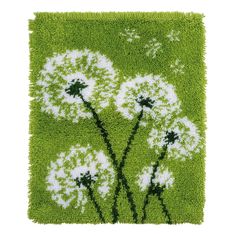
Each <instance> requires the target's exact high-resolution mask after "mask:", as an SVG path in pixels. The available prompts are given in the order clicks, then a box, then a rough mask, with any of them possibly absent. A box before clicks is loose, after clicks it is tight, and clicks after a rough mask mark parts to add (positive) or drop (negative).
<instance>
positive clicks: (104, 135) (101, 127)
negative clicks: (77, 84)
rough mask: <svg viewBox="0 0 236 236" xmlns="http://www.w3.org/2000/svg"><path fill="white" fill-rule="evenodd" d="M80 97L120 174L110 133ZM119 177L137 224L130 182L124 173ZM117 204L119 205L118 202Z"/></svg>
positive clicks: (87, 103)
mask: <svg viewBox="0 0 236 236" xmlns="http://www.w3.org/2000/svg"><path fill="white" fill-rule="evenodd" d="M78 96H79V97H80V98H81V100H82V101H83V103H84V105H85V107H86V108H87V109H88V110H89V111H90V112H91V113H92V115H93V118H94V120H95V123H96V126H97V128H98V129H99V130H100V132H101V136H102V138H103V140H104V143H105V144H106V147H107V150H108V152H109V155H110V157H111V159H112V163H113V166H114V167H115V169H116V171H117V173H119V164H118V161H117V159H116V154H115V152H114V151H113V148H112V145H111V142H110V139H109V135H108V132H107V130H106V129H105V128H104V123H103V122H102V121H101V120H100V118H99V116H98V114H97V113H96V111H95V109H94V108H93V107H92V105H91V103H90V102H88V101H86V100H85V99H84V97H83V95H82V94H81V93H79V94H78ZM117 175H119V181H120V179H121V183H122V185H123V187H124V189H125V191H126V195H127V198H128V202H129V204H130V210H131V211H132V212H133V217H134V221H135V222H137V219H138V217H137V212H136V206H135V203H134V199H133V193H132V192H131V191H130V187H129V185H128V181H127V179H126V177H125V175H124V174H123V173H122V172H121V173H120V174H117ZM115 204H116V205H117V201H116V203H115Z"/></svg>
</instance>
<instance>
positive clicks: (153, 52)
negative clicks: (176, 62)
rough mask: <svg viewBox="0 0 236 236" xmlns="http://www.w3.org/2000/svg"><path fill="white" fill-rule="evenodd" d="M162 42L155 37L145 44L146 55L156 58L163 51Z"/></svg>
mask: <svg viewBox="0 0 236 236" xmlns="http://www.w3.org/2000/svg"><path fill="white" fill-rule="evenodd" d="M161 47H162V44H161V43H160V42H158V41H157V39H156V38H153V39H151V40H149V41H148V43H147V44H146V45H145V46H144V48H145V49H146V50H147V51H146V55H147V56H148V57H151V58H156V56H157V55H158V54H159V53H160V52H161V51H162V49H161Z"/></svg>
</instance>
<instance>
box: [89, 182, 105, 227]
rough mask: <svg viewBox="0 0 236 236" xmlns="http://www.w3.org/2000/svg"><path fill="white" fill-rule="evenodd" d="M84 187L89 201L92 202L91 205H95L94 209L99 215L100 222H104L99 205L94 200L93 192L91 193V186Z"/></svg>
mask: <svg viewBox="0 0 236 236" xmlns="http://www.w3.org/2000/svg"><path fill="white" fill-rule="evenodd" d="M86 187H87V189H88V195H89V197H90V199H91V201H92V202H93V205H94V207H95V209H96V211H97V213H98V215H99V218H100V220H101V222H102V223H105V218H104V216H103V214H102V210H101V207H100V206H99V204H98V203H97V201H96V198H95V196H94V193H93V190H92V188H91V186H86Z"/></svg>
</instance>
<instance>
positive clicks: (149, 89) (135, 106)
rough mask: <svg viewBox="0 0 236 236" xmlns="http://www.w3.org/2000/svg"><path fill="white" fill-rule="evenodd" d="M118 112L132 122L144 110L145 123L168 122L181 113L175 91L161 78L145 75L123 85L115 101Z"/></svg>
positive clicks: (130, 79) (128, 80) (129, 79)
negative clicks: (152, 121)
mask: <svg viewBox="0 0 236 236" xmlns="http://www.w3.org/2000/svg"><path fill="white" fill-rule="evenodd" d="M115 104H116V107H117V111H119V112H120V113H121V114H122V115H123V116H124V117H125V118H127V119H129V120H132V119H133V118H134V117H135V116H136V115H137V114H138V113H140V112H141V110H143V120H142V121H143V122H142V123H141V124H140V125H142V124H143V125H146V123H145V121H148V120H150V118H151V119H152V120H155V121H160V120H162V119H163V120H168V119H170V118H171V117H172V116H173V115H174V114H175V115H176V114H178V113H179V112H180V102H179V101H178V98H177V95H176V93H175V89H174V87H173V86H172V85H171V84H168V83H167V82H165V81H164V79H162V78H161V77H159V76H154V75H145V76H139V75H138V76H136V77H135V78H128V79H127V81H126V82H124V83H122V84H121V86H120V90H119V91H118V95H117V97H116V100H115Z"/></svg>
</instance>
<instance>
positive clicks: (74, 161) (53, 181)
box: [46, 144, 114, 212]
mask: <svg viewBox="0 0 236 236" xmlns="http://www.w3.org/2000/svg"><path fill="white" fill-rule="evenodd" d="M48 171H49V174H48V176H47V178H46V184H47V190H48V191H49V192H51V195H52V199H53V200H54V201H55V202H56V203H57V204H58V205H60V206H62V207H63V208H67V207H68V206H70V205H72V206H73V207H75V208H77V207H80V208H81V212H84V209H85V205H86V203H87V201H88V192H87V190H88V189H87V188H88V187H90V186H88V185H87V184H92V187H93V188H94V189H95V190H96V192H97V193H98V194H99V195H100V197H101V198H104V199H105V198H106V196H107V195H108V193H109V191H110V189H111V186H112V184H113V182H114V170H113V168H112V166H111V163H110V162H109V160H108V157H107V156H105V154H104V153H103V151H95V150H93V149H92V148H91V147H90V146H89V145H88V146H87V147H82V146H80V145H79V144H77V145H75V146H72V147H71V148H70V150H69V151H68V152H62V153H60V154H58V159H57V160H56V161H55V162H51V164H50V166H49V167H48ZM86 183H87V184H86Z"/></svg>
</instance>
